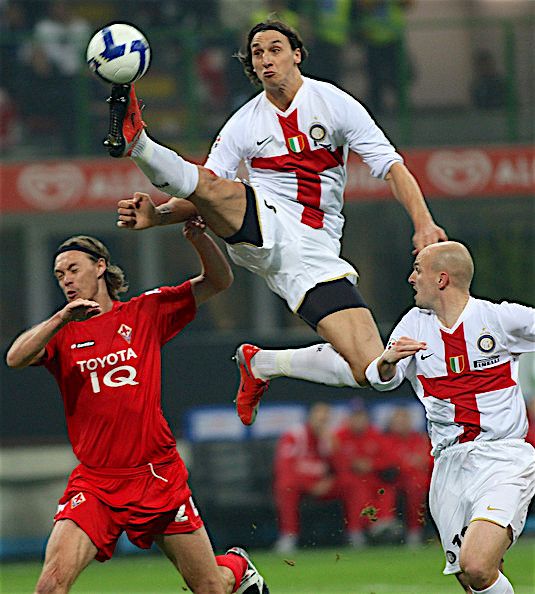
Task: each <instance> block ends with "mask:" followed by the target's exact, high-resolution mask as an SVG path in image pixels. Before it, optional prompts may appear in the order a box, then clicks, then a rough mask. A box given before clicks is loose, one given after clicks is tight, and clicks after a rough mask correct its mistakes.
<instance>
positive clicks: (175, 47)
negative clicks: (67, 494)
mask: <svg viewBox="0 0 535 594" xmlns="http://www.w3.org/2000/svg"><path fill="white" fill-rule="evenodd" d="M362 4H365V2H362V1H359V0H353V1H348V2H334V3H325V2H321V1H320V0H317V1H316V0H287V1H284V0H271V1H270V0H248V1H247V2H242V1H241V0H144V1H143V2H140V1H133V0H107V1H106V0H100V1H98V0H92V1H87V0H70V1H69V2H65V3H61V2H50V1H45V0H15V1H13V0H0V34H1V35H0V66H1V72H2V76H1V79H0V156H1V160H0V184H1V187H0V189H1V194H0V213H1V215H2V216H1V222H0V250H1V254H2V257H1V261H0V266H1V268H0V271H1V274H0V324H1V325H0V340H1V344H2V347H3V351H4V352H5V350H6V349H7V347H8V345H9V343H10V341H11V340H12V339H13V337H14V336H15V335H17V334H18V333H19V332H20V331H21V330H22V329H24V328H27V327H28V326H30V325H31V324H33V323H36V322H38V321H41V320H42V319H44V318H45V317H47V316H48V315H49V314H50V313H51V312H52V311H54V310H55V309H56V308H58V307H59V306H60V304H61V302H62V296H61V294H60V292H59V290H58V289H57V287H56V285H55V281H54V279H53V276H52V274H51V264H52V261H51V258H52V254H53V253H54V250H55V248H56V246H57V245H58V243H59V242H61V241H62V240H63V239H64V238H65V237H67V236H70V235H73V234H77V233H89V234H94V235H96V236H98V237H99V238H100V239H102V240H103V241H104V242H105V243H106V244H107V245H108V247H109V248H110V250H111V252H112V254H113V256H114V259H115V261H116V262H117V263H119V264H120V265H121V266H122V267H123V268H124V270H125V271H126V273H127V275H128V277H129V279H130V286H131V288H130V292H129V295H135V294H137V293H139V292H141V291H142V290H145V289H147V288H151V287H153V286H155V285H158V284H166V283H175V282H177V281H178V280H180V279H184V278H187V277H188V276H190V275H192V274H194V273H195V272H196V271H197V264H196V261H195V259H194V257H193V256H192V255H191V253H190V250H189V248H187V247H186V248H185V249H184V243H183V240H182V238H181V237H180V234H179V233H178V230H177V229H176V228H163V229H152V230H150V231H148V232H143V233H139V234H138V233H130V232H125V231H119V230H117V228H116V227H115V215H114V212H115V203H116V201H117V200H118V199H119V198H121V197H125V196H128V195H130V194H131V193H132V192H133V191H135V190H140V189H145V190H147V189H150V188H149V186H148V185H147V182H146V181H145V180H144V178H143V177H142V175H141V174H140V173H138V172H137V170H136V169H135V167H134V166H133V165H132V164H131V163H129V162H122V161H121V162H116V161H112V160H111V159H109V158H107V157H106V155H105V152H104V150H103V147H102V145H101V141H102V138H103V137H104V135H105V133H106V130H107V104H106V103H105V101H104V99H105V98H106V96H107V89H106V86H105V85H104V84H102V83H101V82H99V81H97V80H96V79H94V78H93V77H91V75H90V74H89V73H88V71H87V68H86V67H85V64H84V58H83V54H84V49H85V45H86V44H87V41H88V40H89V38H90V36H91V34H92V32H93V31H94V30H96V29H98V28H100V27H101V26H102V25H103V24H105V23H108V22H110V21H112V20H119V21H120V20H125V21H128V22H131V23H133V24H135V25H137V26H139V27H140V28H141V29H142V30H144V31H145V33H146V35H147V36H148V38H149V40H150V43H151V46H152V50H153V61H152V65H151V68H150V70H149V73H148V74H147V75H146V76H145V78H144V79H143V80H141V81H140V82H139V83H138V85H137V87H138V95H139V96H141V97H142V98H143V99H144V100H145V102H146V103H147V105H148V107H147V111H146V120H147V122H148V123H149V126H150V128H149V129H150V132H151V134H152V135H153V136H154V137H155V138H157V139H158V140H160V141H162V142H164V143H165V144H167V145H169V146H172V147H174V148H176V149H178V150H180V151H181V153H182V154H184V155H185V156H188V157H189V158H192V159H195V160H198V161H202V160H203V158H204V156H205V155H206V153H207V151H208V150H209V146H210V144H211V142H212V140H213V138H214V136H215V134H216V133H217V131H218V129H219V128H220V126H221V125H222V124H223V123H224V121H225V120H226V118H227V117H228V115H229V114H230V113H231V112H232V111H233V110H234V109H236V108H237V107H238V106H240V105H241V104H242V103H243V102H244V101H245V100H246V99H248V98H249V97H250V96H251V95H252V94H253V93H254V89H253V88H252V87H251V86H250V85H249V83H248V81H247V80H246V78H245V76H244V75H243V74H242V72H241V68H240V65H239V63H238V62H237V60H235V59H233V58H232V54H233V53H234V52H235V51H236V50H237V49H238V48H239V47H240V46H241V45H242V44H243V34H244V33H245V32H246V31H247V30H248V29H249V28H250V26H251V25H252V24H254V23H256V22H258V21H259V20H262V19H263V18H265V17H266V16H267V15H268V14H269V13H270V12H272V11H273V10H276V11H277V12H278V14H279V15H280V16H281V17H282V18H284V19H286V20H287V21H289V22H291V23H292V24H294V25H296V26H297V27H298V28H299V29H300V31H301V32H302V34H303V37H304V39H305V44H306V45H307V47H308V48H309V50H310V52H311V58H310V60H309V62H305V64H304V67H303V71H304V73H305V74H310V75H312V76H314V75H315V76H319V77H324V76H326V72H327V73H330V74H331V75H332V76H333V78H334V82H336V83H338V84H340V86H342V87H343V88H345V89H347V90H348V91H350V92H351V93H353V94H354V95H355V96H356V97H357V98H359V99H361V100H362V101H363V102H365V103H366V105H367V106H368V107H369V109H370V111H371V112H372V114H374V116H375V117H376V119H377V120H378V122H379V124H380V125H381V126H382V127H383V129H384V130H385V132H386V133H387V135H388V136H389V137H390V138H391V139H392V141H393V142H394V144H396V146H397V147H398V148H399V150H400V151H401V152H402V153H403V154H404V156H405V158H406V161H407V164H408V166H409V167H410V168H411V169H412V171H413V172H414V173H415V174H416V176H417V178H418V179H419V181H420V183H421V185H422V188H423V190H424V193H425V194H426V197H427V199H428V203H429V205H430V208H431V210H432V211H433V214H434V216H435V219H436V220H437V222H438V223H439V224H441V225H442V226H444V227H445V228H446V230H447V231H448V233H449V236H450V237H451V238H454V239H459V240H461V241H463V242H465V243H467V244H468V245H469V247H470V248H471V250H472V252H473V255H474V258H475V261H476V276H475V282H474V293H475V294H476V295H481V296H485V297H488V298H491V299H496V300H502V299H510V300H514V301H520V302H523V303H528V304H533V302H534V293H535V289H534V288H535V285H534V279H535V275H534V272H535V270H534V262H535V260H534V258H533V255H534V253H535V235H534V232H533V222H534V220H535V219H534V214H535V209H534V205H535V196H534V195H535V192H534V189H535V161H534V147H533V140H534V122H535V87H534V85H533V75H534V72H535V69H534V65H535V53H534V50H533V48H534V44H533V39H534V32H535V2H533V1H531V0H413V1H412V2H408V3H406V4H407V9H406V11H405V12H404V15H403V21H401V22H400V23H398V24H400V29H399V30H400V34H399V40H398V41H399V44H398V46H397V51H396V60H397V63H396V72H397V73H398V75H396V76H395V77H393V78H391V82H392V84H391V85H390V86H389V87H388V88H387V89H386V90H385V92H384V95H381V97H380V99H378V98H377V96H374V95H373V94H372V89H373V88H374V87H373V85H374V83H375V84H377V81H373V80H371V79H370V77H369V76H368V72H367V69H366V56H367V55H368V53H367V52H369V43H365V33H364V32H363V29H362V21H361V19H360V18H359V15H360V14H361V13H359V12H358V11H359V10H360V9H361V6H359V5H362ZM327 5H335V6H338V7H339V9H340V11H341V12H340V14H339V17H340V18H339V19H338V21H337V23H338V24H337V25H336V27H334V26H332V27H326V26H325V23H326V22H327V21H326V20H325V19H326V18H327V17H326V14H325V13H324V12H323V11H324V9H325V7H326V6H327ZM327 30H329V31H331V32H334V33H333V34H332V35H330V36H327V35H325V31H327ZM385 68H386V66H385ZM372 99H373V100H372ZM349 169H350V174H349V183H348V189H347V193H346V198H347V204H346V208H345V214H346V219H347V222H346V230H345V242H344V247H343V253H344V255H345V257H347V258H348V259H349V260H351V261H353V262H354V263H355V264H356V266H357V268H358V269H359V271H360V274H361V290H362V293H363V295H364V296H365V298H366V299H367V300H368V302H369V303H370V304H371V305H372V308H373V311H374V315H375V317H376V319H377V321H378V323H379V325H380V328H381V331H382V332H383V334H384V335H387V334H388V332H389V330H390V329H391V327H392V326H393V324H394V323H395V322H396V320H397V319H398V318H399V316H400V314H401V312H402V311H404V310H405V309H406V308H407V307H409V306H410V305H411V301H412V293H411V290H410V288H409V286H408V285H407V283H406V277H407V276H408V274H409V271H410V267H411V263H412V256H411V240H410V237H411V228H410V224H409V221H408V219H407V218H406V216H405V215H404V214H402V212H401V210H400V207H399V205H397V204H396V202H395V200H394V199H393V198H390V197H389V194H388V191H387V189H386V188H385V185H384V183H383V182H378V181H375V180H373V179H371V177H370V176H369V174H368V173H367V169H366V168H365V167H363V166H362V165H361V164H360V163H359V162H358V160H357V159H354V160H352V161H350V164H349ZM152 194H153V195H154V196H155V198H157V199H158V200H163V199H164V197H163V195H160V194H158V193H157V192H155V191H154V192H152ZM235 275H236V281H235V284H234V285H233V287H232V288H231V289H230V290H229V291H227V292H226V293H224V294H223V295H221V296H219V297H217V298H216V299H214V300H213V304H212V303H211V304H210V305H209V306H207V307H205V309H204V310H201V312H200V314H199V317H198V319H197V321H196V322H195V323H194V324H193V325H192V326H191V328H188V329H187V330H186V331H185V332H184V333H183V334H181V335H180V337H179V338H178V339H176V340H175V341H173V343H172V344H170V345H168V346H167V347H166V349H165V351H164V391H163V392H164V410H165V412H166V415H167V418H168V420H169V422H170V424H171V427H172V428H173V430H174V432H175V435H176V436H177V438H178V439H179V442H180V448H179V449H180V450H181V453H182V454H183V456H184V458H185V459H186V461H187V462H188V465H189V467H190V469H191V476H192V479H191V482H192V486H193V489H194V493H195V494H196V497H197V501H198V503H199V505H200V507H201V509H202V511H203V515H204V517H205V519H206V520H207V523H208V526H209V527H210V530H211V534H212V537H213V539H214V543H215V546H216V547H217V548H218V549H221V548H224V547H226V546H227V545H229V544H234V543H235V542H236V541H239V542H241V543H242V544H244V545H247V546H252V547H253V548H257V549H261V548H269V547H270V546H271V545H272V543H273V541H274V540H275V538H276V528H275V520H274V511H273V504H272V501H271V491H270V475H271V454H272V450H273V444H274V441H275V440H276V438H277V436H278V435H279V434H280V433H281V431H283V430H284V429H286V428H287V427H288V426H289V424H291V423H294V422H296V421H300V420H302V419H303V417H304V415H305V413H306V407H307V405H309V404H310V403H311V402H313V401H316V400H326V401H329V402H332V403H333V404H334V405H335V406H336V407H337V409H338V410H340V411H342V410H344V406H345V405H346V403H347V401H348V400H349V399H350V398H351V397H352V396H353V395H354V393H353V392H352V391H350V390H345V389H340V390H333V389H328V388H324V387H322V386H317V385H312V384H306V383H303V382H296V381H293V382H291V381H286V380H282V379H281V380H278V381H277V382H275V383H274V384H273V386H272V388H271V389H270V392H269V406H265V407H264V409H263V413H262V415H261V416H260V417H259V420H258V421H257V423H256V424H255V425H254V426H253V428H252V429H250V430H246V429H245V428H244V427H242V426H241V425H240V424H239V422H238V421H237V419H236V418H235V417H234V415H233V409H232V405H231V401H232V399H233V397H234V390H235V387H236V382H237V379H236V372H235V367H234V365H233V363H232V362H231V356H232V354H233V352H234V349H235V347H236V345H237V344H239V343H241V342H243V341H258V342H259V343H260V344H262V345H264V346H269V345H273V346H284V345H289V344H310V343H312V342H314V341H315V335H314V334H313V333H312V332H311V331H310V330H308V329H307V328H306V326H305V325H304V324H303V323H301V322H300V321H299V320H297V319H296V318H295V317H293V316H292V315H291V314H290V313H289V312H288V311H287V310H286V307H285V305H284V304H283V303H281V302H280V300H278V298H277V297H275V296H274V295H272V294H271V293H270V292H269V291H268V290H267V289H266V288H265V287H264V285H263V283H262V282H261V281H260V280H259V279H257V278H255V277H254V276H253V275H251V274H248V273H247V272H245V271H243V270H239V269H235ZM0 382H1V384H0V385H1V389H2V397H1V401H0V406H1V415H0V436H1V440H2V446H1V450H0V452H1V468H0V501H1V503H0V559H2V560H3V561H7V560H13V559H20V558H23V559H29V558H36V559H38V558H39V557H40V555H41V554H42V551H43V546H44V543H45V539H46V536H47V534H48V532H49V529H50V518H51V516H52V514H53V512H54V510H55V505H56V501H57V499H58V497H59V496H60V494H61V493H62V490H63V487H64V485H65V482H66V478H67V476H68V473H69V472H70V470H71V468H72V467H73V466H74V464H75V461H74V459H73V457H72V453H71V452H70V448H69V445H68V442H67V437H66V432H65V427H64V421H63V414H62V407H61V403H60V399H59V397H58V392H57V389H56V386H55V384H54V382H53V380H52V378H51V377H50V376H49V375H48V374H47V373H46V372H45V371H44V370H42V369H29V370H26V371H24V372H16V371H13V370H8V369H7V368H6V366H5V365H3V366H2V367H1V369H0ZM523 382H524V388H525V393H526V396H527V397H528V398H534V397H535V362H534V361H533V359H531V360H528V361H525V362H524V367H523ZM363 393H364V395H365V396H366V397H367V398H369V401H370V404H371V410H372V416H373V418H374V420H375V421H376V422H377V423H378V424H379V425H380V424H381V420H382V419H383V418H384V414H385V412H384V411H385V407H387V408H388V406H391V405H392V404H393V403H396V402H406V403H411V404H413V405H414V410H415V418H417V422H421V420H422V419H421V414H422V412H421V411H420V409H419V408H418V406H417V405H416V403H415V402H413V401H412V400H411V399H412V396H411V394H410V389H409V388H408V387H406V386H404V387H402V388H400V389H398V390H397V391H396V392H394V393H392V394H391V395H390V398H389V400H383V397H381V402H380V403H379V400H378V399H377V398H376V397H375V398H374V394H373V393H371V392H370V391H368V392H363ZM419 415H420V416H419ZM229 454H230V457H229ZM229 458H230V459H229ZM316 511H317V510H316ZM316 511H315V512H314V513H315V514H316ZM329 513H330V512H329ZM315 517H316V518H317V522H315V523H314V529H313V530H312V529H310V530H309V533H306V534H305V535H304V536H303V543H304V544H307V545H308V546H312V544H317V545H321V546H333V545H336V546H340V545H341V544H342V540H341V530H340V529H338V528H333V522H337V521H338V520H339V517H338V516H336V518H337V519H335V520H333V519H332V517H331V515H329V514H324V515H323V516H322V515H321V513H319V514H316V516H315ZM305 532H306V530H305ZM534 532H535V522H534V521H533V519H532V520H531V522H528V530H527V536H526V537H525V538H528V537H529V534H530V533H531V534H533V533H534ZM430 534H432V530H431V531H430ZM120 552H121V553H131V552H132V550H131V547H129V546H128V544H127V543H122V545H121V547H120ZM526 559H529V555H527V556H526ZM532 563H533V561H531V575H532V576H533V565H532ZM440 569H441V562H440V560H439V561H438V562H437V566H436V568H434V571H435V572H439V571H440ZM526 579H527V580H528V582H529V579H530V578H529V577H528V578H526ZM528 582H526V583H528ZM283 583H284V582H283ZM393 583H394V582H393ZM4 585H5V584H4ZM6 587H7V586H6ZM528 588H529V586H528ZM0 589H1V586H0ZM2 591H5V592H9V591H10V590H9V587H7V589H5V590H2ZM13 591H15V590H13ZM20 591H23V590H20ZM81 591H82V590H81ZM84 591H85V590H84ZM87 591H90V590H87ZM98 591H105V590H104V589H102V590H98ZM125 591H132V590H125ZM162 591H164V590H162ZM291 591H294V590H290V589H288V590H283V589H281V590H276V591H275V594H277V592H280V593H281V594H282V593H283V592H291ZM295 591H296V592H297V590H295ZM304 591H305V590H303V592H304ZM317 591H318V592H320V591H321V592H330V590H320V589H319V588H318V590H317ZM338 591H340V592H341V591H342V590H336V592H338ZM384 591H385V592H386V591H387V590H384ZM398 591H401V590H391V592H392V593H394V592H398ZM407 591H409V590H407ZM422 591H423V590H422ZM527 591H528V590H526V592H527ZM308 592H309V594H312V592H313V591H312V590H310V591H308ZM314 592H316V590H314ZM332 592H335V590H334V589H333V590H332ZM344 592H346V591H345V590H344ZM377 592H382V590H379V589H378V590H377ZM427 592H437V593H438V592H442V590H440V589H439V587H438V586H437V587H436V589H428V590H427ZM346 594H347V592H346Z"/></svg>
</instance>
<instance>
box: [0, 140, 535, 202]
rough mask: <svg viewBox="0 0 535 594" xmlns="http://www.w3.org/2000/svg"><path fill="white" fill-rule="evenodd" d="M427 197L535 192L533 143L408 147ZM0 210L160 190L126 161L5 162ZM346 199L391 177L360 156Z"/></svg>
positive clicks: (368, 195)
mask: <svg viewBox="0 0 535 594" xmlns="http://www.w3.org/2000/svg"><path fill="white" fill-rule="evenodd" d="M403 154H404V157H405V161H406V164H407V166H408V167H409V169H410V170H411V171H412V172H413V174H414V175H415V176H416V178H417V179H418V181H419V183H420V186H421V188H422V190H423V192H424V194H425V196H426V197H428V198H461V199H465V200H468V199H471V198H477V197H488V196H496V197H504V198H507V197H510V196H525V197H528V196H534V195H535V147H533V146H507V147H488V148H483V147H477V148H475V147H472V148H469V147H463V148H437V149H425V150H410V151H406V152H404V153H403ZM0 184H1V186H0V190H1V194H0V211H1V212H2V213H10V212H11V213H16V212H28V211H33V212H53V211H60V212H66V211H73V210H109V209H114V208H115V205H116V203H117V201H118V200H120V199H121V198H126V197H129V196H131V195H132V194H133V193H134V192H136V191H141V192H148V193H150V194H151V195H152V196H153V198H154V199H155V200H156V201H157V202H161V201H164V200H166V195H165V194H162V193H161V192H160V191H159V190H156V188H154V187H153V186H152V185H151V184H150V183H149V182H148V180H147V179H146V178H145V176H144V175H143V174H142V173H141V172H140V171H139V170H138V169H137V167H136V166H135V165H134V164H133V163H132V162H131V161H129V160H128V159H121V160H115V159H109V158H103V159H80V160H68V161H66V160H62V161H60V160H57V161H56V160H50V161H29V162H25V163H14V164H0ZM345 197H346V200H347V201H354V200H383V199H387V198H390V197H391V193H390V190H389V187H388V184H387V183H386V182H383V181H380V180H377V179H374V178H372V177H371V175H370V173H369V169H368V167H367V166H366V165H364V164H363V163H362V162H361V161H360V160H359V159H358V158H357V157H356V156H352V157H351V158H350V159H349V162H348V183H347V189H346V193H345Z"/></svg>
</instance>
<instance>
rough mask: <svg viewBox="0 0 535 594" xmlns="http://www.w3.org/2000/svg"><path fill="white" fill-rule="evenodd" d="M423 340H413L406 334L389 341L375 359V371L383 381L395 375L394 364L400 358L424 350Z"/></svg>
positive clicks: (387, 380)
mask: <svg viewBox="0 0 535 594" xmlns="http://www.w3.org/2000/svg"><path fill="white" fill-rule="evenodd" d="M426 348H427V345H426V343H425V342H421V341H419V340H414V339H413V338H409V337H408V336H401V337H400V338H398V339H397V340H395V341H393V342H391V343H390V344H389V346H388V348H387V349H386V350H385V351H384V353H383V354H382V355H381V356H380V357H379V359H378V360H377V371H378V372H379V377H380V378H381V381H383V382H389V381H390V380H391V379H393V378H394V376H395V375H396V365H397V363H399V361H401V360H402V359H406V358H407V357H412V356H413V355H415V354H416V353H417V352H418V351H422V350H425V349H426Z"/></svg>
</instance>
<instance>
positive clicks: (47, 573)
mask: <svg viewBox="0 0 535 594" xmlns="http://www.w3.org/2000/svg"><path fill="white" fill-rule="evenodd" d="M69 585H70V580H69V577H68V575H67V572H66V571H65V570H64V569H62V567H61V565H60V564H56V563H51V564H48V565H45V567H44V568H43V571H42V573H41V575H40V576H39V580H38V581H37V584H36V586H35V594H66V593H67V592H68V591H69Z"/></svg>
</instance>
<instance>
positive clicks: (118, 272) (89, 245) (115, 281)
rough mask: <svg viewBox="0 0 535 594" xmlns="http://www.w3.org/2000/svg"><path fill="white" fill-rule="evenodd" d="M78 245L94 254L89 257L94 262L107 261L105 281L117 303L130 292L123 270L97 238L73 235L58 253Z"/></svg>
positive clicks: (89, 254)
mask: <svg viewBox="0 0 535 594" xmlns="http://www.w3.org/2000/svg"><path fill="white" fill-rule="evenodd" d="M77 245H78V246H81V247H84V248H86V249H88V250H90V251H91V252H92V253H88V254H87V255H88V256H89V257H90V258H91V259H92V260H93V261H95V262H97V260H98V259H99V258H103V259H104V260H105V262H106V272H105V273H104V280H105V281H106V287H107V289H108V293H109V295H110V297H111V298H112V299H114V300H116V301H117V300H118V299H119V295H120V294H121V293H126V291H128V282H127V281H126V277H125V274H124V272H123V270H122V269H121V268H119V266H117V265H115V264H112V263H111V256H110V252H109V250H108V248H107V247H106V246H105V245H104V244H103V243H102V241H100V240H98V239H97V238H96V237H91V236H89V235H73V236H72V237H69V239H66V240H65V241H64V242H63V243H62V244H61V245H60V246H59V247H58V251H59V250H61V249H62V248H66V247H69V246H77ZM93 254H94V255H93Z"/></svg>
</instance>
